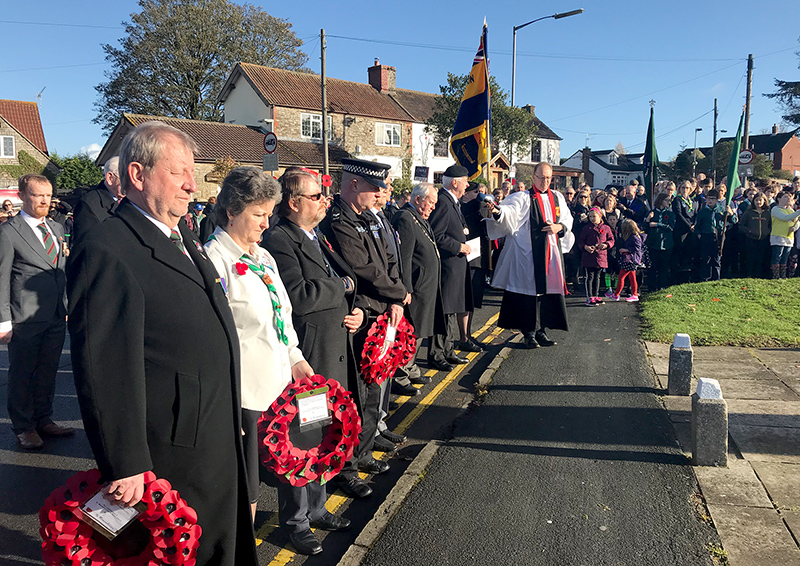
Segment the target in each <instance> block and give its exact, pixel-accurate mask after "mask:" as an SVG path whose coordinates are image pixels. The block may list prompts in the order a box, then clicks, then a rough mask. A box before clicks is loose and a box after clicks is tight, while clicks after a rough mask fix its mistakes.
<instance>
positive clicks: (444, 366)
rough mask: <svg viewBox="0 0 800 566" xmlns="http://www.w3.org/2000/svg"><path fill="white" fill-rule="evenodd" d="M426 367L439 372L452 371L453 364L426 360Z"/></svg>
mask: <svg viewBox="0 0 800 566" xmlns="http://www.w3.org/2000/svg"><path fill="white" fill-rule="evenodd" d="M428 365H429V366H431V367H432V368H434V369H437V370H439V371H452V369H453V368H454V367H455V366H454V365H453V364H450V363H447V362H446V361H444V360H428Z"/></svg>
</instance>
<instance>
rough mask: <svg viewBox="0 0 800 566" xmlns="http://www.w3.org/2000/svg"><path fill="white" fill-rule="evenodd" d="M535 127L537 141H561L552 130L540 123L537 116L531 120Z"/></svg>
mask: <svg viewBox="0 0 800 566" xmlns="http://www.w3.org/2000/svg"><path fill="white" fill-rule="evenodd" d="M531 121H532V122H533V123H534V124H535V125H536V137H537V138H539V139H545V140H560V139H562V138H561V137H559V136H558V135H557V134H556V133H555V132H554V131H553V130H551V129H550V128H548V127H547V125H546V124H545V123H544V122H542V121H541V120H540V119H539V117H538V116H534V117H533V120H531Z"/></svg>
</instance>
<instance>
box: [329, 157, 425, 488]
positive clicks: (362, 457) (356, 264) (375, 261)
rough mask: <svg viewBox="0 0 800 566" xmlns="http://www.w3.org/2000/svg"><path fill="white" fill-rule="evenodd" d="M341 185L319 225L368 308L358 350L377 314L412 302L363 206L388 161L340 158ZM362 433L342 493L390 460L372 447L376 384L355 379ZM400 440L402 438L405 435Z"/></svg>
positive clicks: (372, 198) (393, 315)
mask: <svg viewBox="0 0 800 566" xmlns="http://www.w3.org/2000/svg"><path fill="white" fill-rule="evenodd" d="M342 165H343V171H342V190H341V193H340V194H338V195H336V196H335V197H334V199H333V203H332V204H331V207H330V209H329V210H328V213H327V215H326V217H325V219H324V220H323V221H322V222H321V223H320V225H319V228H320V230H321V231H322V233H323V234H324V235H325V236H326V237H327V239H328V241H329V242H330V244H331V245H332V246H333V248H334V250H335V251H336V252H337V253H338V254H339V255H341V256H342V257H343V258H344V260H345V261H346V262H347V263H348V264H349V265H350V268H351V269H352V270H353V272H354V274H355V276H356V288H357V289H358V291H357V293H358V303H359V304H360V305H362V308H364V309H365V311H366V316H367V322H366V324H365V325H364V326H363V327H362V328H361V330H359V331H358V332H357V333H356V334H355V335H354V340H353V343H354V347H355V351H356V353H357V355H360V353H361V351H362V349H363V345H364V341H365V339H366V336H367V331H368V329H369V327H370V326H371V325H372V323H373V322H374V321H375V319H376V318H377V317H378V316H379V315H380V314H382V313H384V312H387V313H388V314H389V316H390V319H391V324H392V325H397V324H398V323H399V322H400V320H401V318H402V317H403V307H404V305H407V304H408V303H410V302H411V294H410V293H409V292H408V291H407V290H406V287H405V285H403V282H402V280H401V279H400V276H399V271H398V267H397V260H396V258H394V257H391V256H389V255H388V254H387V252H386V249H387V248H386V243H385V242H384V241H383V240H382V238H383V236H382V234H381V227H380V225H379V224H378V219H377V218H376V217H375V216H374V215H373V214H371V213H369V212H367V211H369V210H370V209H371V208H373V207H374V206H375V204H376V202H377V199H378V196H379V192H380V190H381V189H382V188H385V187H386V184H385V183H384V179H385V177H386V172H387V171H388V169H389V166H388V165H384V164H382V163H375V162H372V161H364V160H361V159H349V158H345V159H342ZM356 389H357V391H356V393H357V396H358V404H359V411H360V413H361V434H360V435H359V437H358V440H359V443H358V446H357V447H356V450H355V453H354V455H353V456H354V457H353V459H352V460H351V461H350V462H348V463H347V464H346V465H345V467H344V469H343V470H342V472H341V473H340V474H339V475H338V476H337V478H338V480H339V482H340V487H341V488H342V490H343V491H345V493H348V494H352V492H353V491H355V490H357V489H358V487H359V486H358V482H359V478H358V472H359V471H362V472H366V473H370V474H375V473H383V472H386V471H388V470H389V464H387V463H386V462H382V461H379V460H375V459H374V458H373V457H372V447H373V444H374V441H375V433H376V431H377V425H378V412H379V404H380V386H378V385H376V384H374V383H372V384H367V383H366V382H364V380H363V379H361V378H359V380H358V383H357V388H356ZM403 440H404V438H403Z"/></svg>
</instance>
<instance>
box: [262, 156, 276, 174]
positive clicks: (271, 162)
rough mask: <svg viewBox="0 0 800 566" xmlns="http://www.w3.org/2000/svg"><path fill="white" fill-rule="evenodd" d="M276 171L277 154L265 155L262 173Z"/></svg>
mask: <svg viewBox="0 0 800 566" xmlns="http://www.w3.org/2000/svg"><path fill="white" fill-rule="evenodd" d="M277 170H278V154H277V153H265V154H264V171H277Z"/></svg>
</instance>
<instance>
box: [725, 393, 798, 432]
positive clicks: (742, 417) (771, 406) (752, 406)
mask: <svg viewBox="0 0 800 566" xmlns="http://www.w3.org/2000/svg"><path fill="white" fill-rule="evenodd" d="M728 422H729V423H730V424H731V425H737V426H773V427H782V428H800V403H798V402H789V401H765V400H746V399H728Z"/></svg>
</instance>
